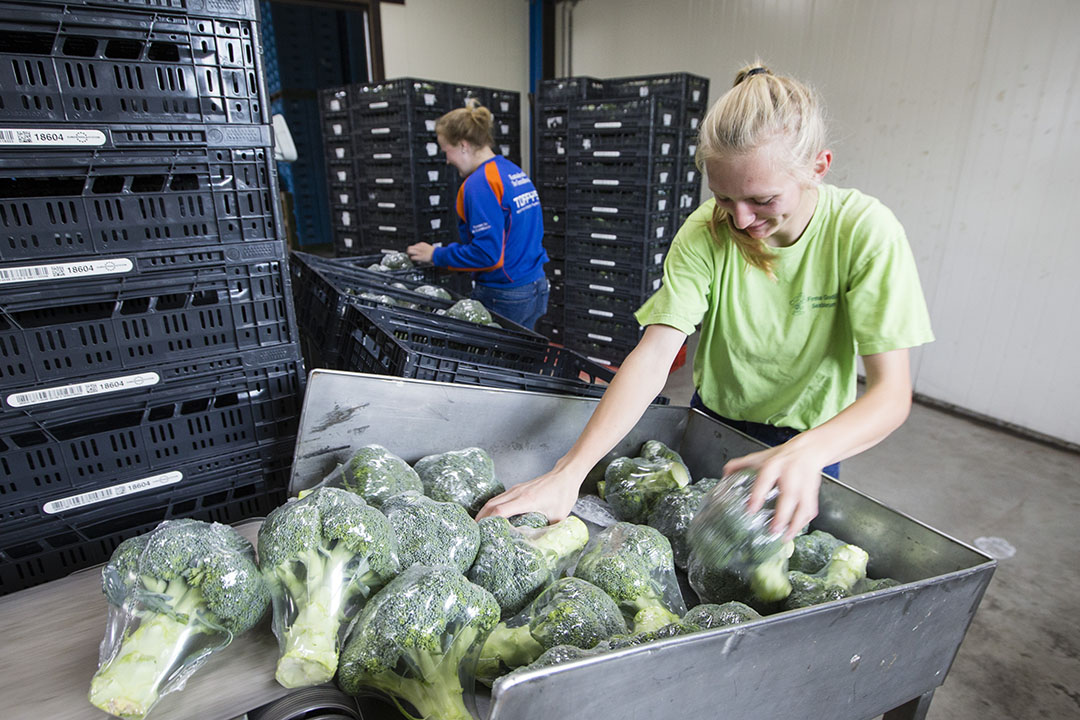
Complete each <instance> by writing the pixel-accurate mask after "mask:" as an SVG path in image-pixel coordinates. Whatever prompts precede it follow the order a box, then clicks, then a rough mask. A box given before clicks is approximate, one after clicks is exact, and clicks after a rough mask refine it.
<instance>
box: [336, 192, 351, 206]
mask: <svg viewBox="0 0 1080 720" xmlns="http://www.w3.org/2000/svg"><path fill="white" fill-rule="evenodd" d="M338 200H339V201H340V202H341V204H342V205H348V204H349V194H348V193H341V194H340V195H338Z"/></svg>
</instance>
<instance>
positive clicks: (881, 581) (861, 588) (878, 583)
mask: <svg viewBox="0 0 1080 720" xmlns="http://www.w3.org/2000/svg"><path fill="white" fill-rule="evenodd" d="M901 584H902V583H901V582H900V581H899V580H894V579H893V578H877V579H876V580H874V579H871V578H863V579H862V580H860V581H859V582H857V583H855V587H854V588H852V591H851V594H852V595H856V594H858V593H867V592H874V591H875V590H884V589H885V588H891V587H896V586H897V585H901Z"/></svg>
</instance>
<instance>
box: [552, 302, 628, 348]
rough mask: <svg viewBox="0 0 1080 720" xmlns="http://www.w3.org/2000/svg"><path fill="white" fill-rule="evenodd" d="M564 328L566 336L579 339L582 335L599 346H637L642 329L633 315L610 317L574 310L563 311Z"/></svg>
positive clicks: (612, 315) (613, 315)
mask: <svg viewBox="0 0 1080 720" xmlns="http://www.w3.org/2000/svg"><path fill="white" fill-rule="evenodd" d="M564 317H565V326H564V327H565V328H566V332H567V334H568V335H573V336H574V337H580V336H582V335H584V336H585V337H586V338H588V339H589V340H591V341H593V342H596V343H600V344H601V345H610V344H615V345H630V346H633V345H635V344H637V341H638V340H640V339H641V334H642V333H643V332H644V330H645V329H644V328H643V327H641V326H640V325H638V321H637V319H636V318H634V316H633V315H624V314H622V313H612V314H611V315H610V316H609V315H607V314H605V313H604V312H599V313H597V312H588V311H580V310H577V309H575V308H569V307H568V308H566V310H565V314H564Z"/></svg>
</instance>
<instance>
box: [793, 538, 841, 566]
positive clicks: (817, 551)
mask: <svg viewBox="0 0 1080 720" xmlns="http://www.w3.org/2000/svg"><path fill="white" fill-rule="evenodd" d="M844 544H845V543H844V541H843V540H839V539H837V538H836V537H835V536H833V535H831V534H829V533H827V532H825V531H824V530H814V531H813V532H810V533H807V534H805V535H799V536H798V537H797V538H795V547H794V549H793V550H792V553H791V558H790V559H789V560H788V569H789V570H798V571H799V572H804V573H807V574H810V575H813V574H814V573H816V572H819V571H820V570H821V569H822V568H823V567H825V565H827V564H828V562H829V560H830V559H832V555H833V552H834V551H836V549H837V548H839V547H841V546H842V545H844Z"/></svg>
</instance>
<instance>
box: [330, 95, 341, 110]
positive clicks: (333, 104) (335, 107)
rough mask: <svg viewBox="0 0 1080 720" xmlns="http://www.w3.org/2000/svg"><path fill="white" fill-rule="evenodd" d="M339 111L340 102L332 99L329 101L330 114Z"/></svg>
mask: <svg viewBox="0 0 1080 720" xmlns="http://www.w3.org/2000/svg"><path fill="white" fill-rule="evenodd" d="M339 110H341V101H340V100H338V99H337V98H334V99H333V100H331V101H330V112H337V111H339Z"/></svg>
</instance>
